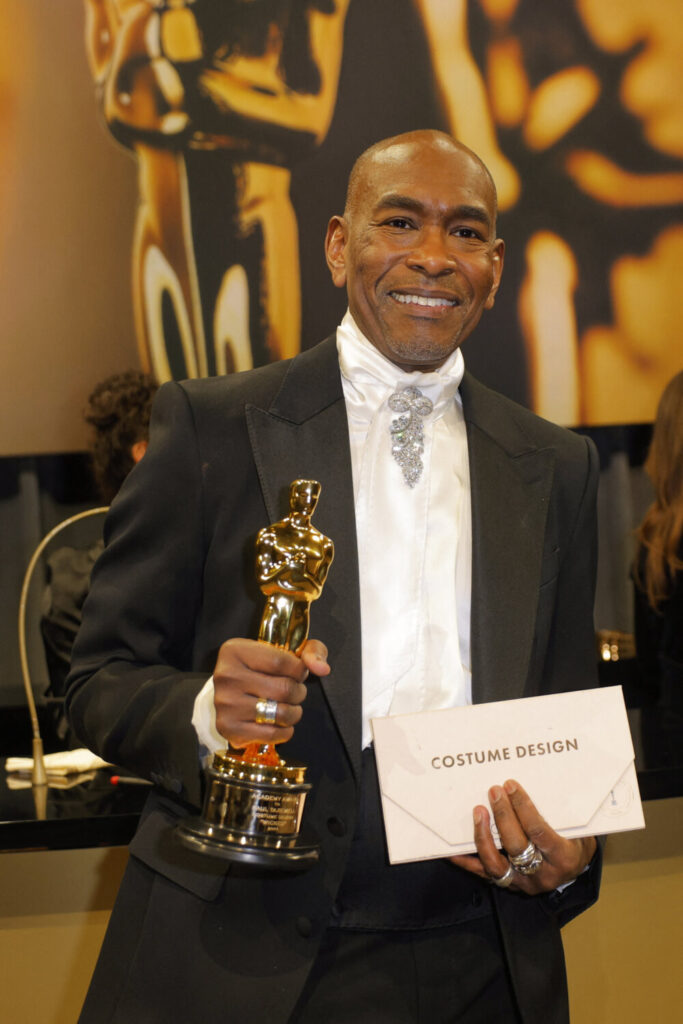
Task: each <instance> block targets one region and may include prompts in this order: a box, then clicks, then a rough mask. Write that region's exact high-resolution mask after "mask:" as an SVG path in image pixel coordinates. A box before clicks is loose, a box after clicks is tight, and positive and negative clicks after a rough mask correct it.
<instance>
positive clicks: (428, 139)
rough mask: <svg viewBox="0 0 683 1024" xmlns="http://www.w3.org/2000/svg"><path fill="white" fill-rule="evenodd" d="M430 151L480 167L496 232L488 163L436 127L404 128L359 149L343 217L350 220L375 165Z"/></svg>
mask: <svg viewBox="0 0 683 1024" xmlns="http://www.w3.org/2000/svg"><path fill="white" fill-rule="evenodd" d="M430 151H431V152H432V153H433V155H434V158H435V159H438V158H439V157H440V156H446V155H447V154H449V153H452V154H460V156H461V158H464V159H466V160H470V161H471V162H472V164H473V165H476V167H477V168H478V169H479V170H480V171H481V174H482V175H483V177H484V179H485V181H486V182H487V183H488V186H489V188H490V192H491V199H492V207H493V211H494V223H493V225H492V229H493V231H494V232H495V216H497V213H498V199H497V195H496V186H495V183H494V181H493V178H492V176H491V173H490V171H489V169H488V167H487V166H486V164H484V163H483V161H482V160H480V159H479V157H478V156H477V154H476V153H475V152H473V151H472V150H471V149H468V147H467V146H465V145H463V144H462V142H458V140H457V139H454V138H453V137H452V136H451V135H447V134H446V132H440V131H436V130H435V129H422V130H420V131H414V132H404V133H403V134H402V135H392V136H391V137H390V138H388V139H380V141H379V142H375V143H374V145H372V146H370V147H369V148H368V149H366V150H365V151H364V152H363V153H361V155H360V156H359V157H358V159H357V160H356V162H355V163H354V165H353V167H352V168H351V173H350V175H349V183H348V187H347V190H346V203H345V206H344V217H345V218H346V219H347V220H350V219H351V218H352V217H353V216H354V214H355V213H356V211H357V209H358V206H359V203H360V201H361V200H362V197H363V193H364V191H365V188H366V187H367V184H368V179H369V178H370V177H371V176H372V174H373V172H374V170H375V169H380V168H385V167H386V168H390V167H391V166H392V165H394V166H399V165H401V164H406V163H409V162H411V161H412V160H414V159H416V157H417V156H418V155H420V156H423V155H427V156H428V155H429V153H430Z"/></svg>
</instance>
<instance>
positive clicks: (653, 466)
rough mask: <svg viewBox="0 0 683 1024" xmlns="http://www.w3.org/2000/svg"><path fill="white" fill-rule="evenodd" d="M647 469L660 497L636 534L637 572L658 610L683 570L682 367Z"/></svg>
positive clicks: (662, 406) (670, 387)
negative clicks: (682, 553) (682, 556)
mask: <svg viewBox="0 0 683 1024" xmlns="http://www.w3.org/2000/svg"><path fill="white" fill-rule="evenodd" d="M645 469H646V470H647V474H648V476H649V477H650V479H651V481H652V483H653V485H654V489H655V500H654V501H653V503H652V504H651V505H650V507H649V509H648V510H647V512H646V513H645V517H644V519H643V521H642V523H641V524H640V526H639V527H638V530H637V533H636V536H637V538H638V541H639V543H640V558H639V560H638V562H637V563H636V565H635V567H634V574H635V578H636V582H637V583H638V586H639V587H640V588H641V590H643V591H644V593H645V594H646V595H647V600H648V603H649V604H650V606H651V607H652V608H654V610H655V611H657V610H658V609H659V606H660V605H661V604H662V602H663V601H665V600H666V598H667V597H668V596H669V595H670V593H671V590H672V588H673V584H674V577H675V575H676V573H678V572H680V571H681V570H682V569H683V559H682V558H681V548H682V545H683V371H681V372H680V373H677V374H676V376H675V377H674V378H673V379H672V380H670V381H669V383H668V384H667V386H666V388H665V389H664V392H663V394H662V397H661V398H660V400H659V405H658V407H657V415H656V418H655V425H654V430H653V432H652V443H651V445H650V451H649V453H648V457H647V461H646V463H645Z"/></svg>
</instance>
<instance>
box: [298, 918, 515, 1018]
mask: <svg viewBox="0 0 683 1024" xmlns="http://www.w3.org/2000/svg"><path fill="white" fill-rule="evenodd" d="M323 1021H324V1022H325V1024H456V1022H458V1024H519V1021H520V1017H519V1014H518V1012H517V1008H516V1005H515V1000H514V995H513V993H512V987H511V984H510V980H509V977H508V972H507V968H506V966H505V960H504V957H503V952H502V948H501V944H500V939H499V936H498V929H497V925H496V922H495V919H494V918H493V917H492V916H490V915H487V916H486V917H480V918H476V919H475V920H472V921H466V922H462V923H460V924H457V925H449V926H446V927H443V928H427V929H424V930H413V931H391V930H383V931H354V930H351V929H346V928H330V929H328V931H327V933H326V935H325V938H324V939H323V943H322V946H321V948H320V952H319V954H318V957H317V959H316V961H315V963H314V965H313V969H312V971H311V974H310V976H309V978H308V981H307V983H306V986H305V988H304V990H303V992H302V994H301V997H300V999H299V1001H298V1003H297V1005H296V1008H295V1010H294V1013H293V1014H292V1015H291V1017H290V1022H289V1024H322V1022H323Z"/></svg>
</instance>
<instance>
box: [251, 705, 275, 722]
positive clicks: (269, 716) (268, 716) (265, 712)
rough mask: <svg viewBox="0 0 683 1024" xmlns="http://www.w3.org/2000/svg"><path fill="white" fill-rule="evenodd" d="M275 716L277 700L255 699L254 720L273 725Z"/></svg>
mask: <svg viewBox="0 0 683 1024" xmlns="http://www.w3.org/2000/svg"><path fill="white" fill-rule="evenodd" d="M276 718H277V701H276V700H257V701H256V718H255V721H256V722H257V724H258V725H275V720H276Z"/></svg>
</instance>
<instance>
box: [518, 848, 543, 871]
mask: <svg viewBox="0 0 683 1024" xmlns="http://www.w3.org/2000/svg"><path fill="white" fill-rule="evenodd" d="M542 863H543V854H542V853H541V851H540V850H539V849H538V847H536V846H535V847H534V855H533V857H532V858H531V860H530V861H529V862H528V863H527V864H519V865H518V866H517V867H516V868H515V871H519V873H520V875H535V874H536V872H537V871H538V869H539V868H540V866H541V864H542Z"/></svg>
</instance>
